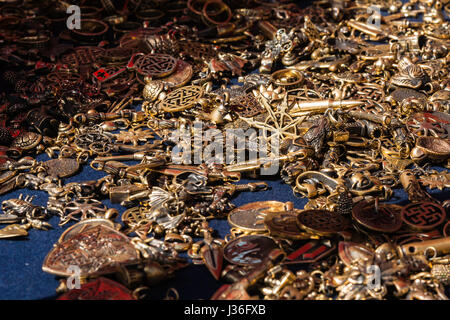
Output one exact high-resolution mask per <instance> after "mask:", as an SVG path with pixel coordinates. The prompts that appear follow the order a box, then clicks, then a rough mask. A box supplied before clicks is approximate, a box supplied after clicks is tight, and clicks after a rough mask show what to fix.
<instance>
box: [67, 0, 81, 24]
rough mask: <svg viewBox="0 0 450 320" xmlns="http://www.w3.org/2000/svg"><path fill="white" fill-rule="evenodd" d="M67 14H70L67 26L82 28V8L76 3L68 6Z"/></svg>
mask: <svg viewBox="0 0 450 320" xmlns="http://www.w3.org/2000/svg"><path fill="white" fill-rule="evenodd" d="M66 13H67V14H70V16H69V18H67V21H66V26H67V28H68V29H69V30H74V29H76V30H80V29H81V8H80V7H79V6H76V5H72V6H69V7H67V10H66Z"/></svg>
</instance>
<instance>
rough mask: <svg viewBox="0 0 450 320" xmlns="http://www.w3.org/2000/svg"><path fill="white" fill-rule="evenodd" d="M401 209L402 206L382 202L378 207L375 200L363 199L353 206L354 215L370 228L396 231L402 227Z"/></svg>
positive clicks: (380, 230) (359, 221) (360, 222)
mask: <svg viewBox="0 0 450 320" xmlns="http://www.w3.org/2000/svg"><path fill="white" fill-rule="evenodd" d="M401 209H402V207H401V206H398V205H394V204H380V205H378V207H377V206H376V205H375V200H373V201H365V200H363V201H361V202H359V203H358V204H357V205H356V206H355V207H354V208H353V212H352V216H353V218H354V219H355V220H356V221H357V222H358V223H359V224H361V225H362V226H364V227H366V228H368V229H370V230H373V231H379V232H395V231H398V230H399V229H400V228H401V227H402V218H401V216H400V212H401Z"/></svg>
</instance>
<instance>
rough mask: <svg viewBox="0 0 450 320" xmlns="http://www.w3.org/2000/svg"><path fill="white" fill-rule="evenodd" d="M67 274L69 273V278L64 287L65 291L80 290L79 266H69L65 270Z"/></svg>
mask: <svg viewBox="0 0 450 320" xmlns="http://www.w3.org/2000/svg"><path fill="white" fill-rule="evenodd" d="M66 271H67V273H70V274H71V276H70V277H68V278H67V281H66V286H67V289H69V290H72V289H80V288H81V281H80V278H81V269H80V267H79V266H75V265H70V266H69V267H68V268H67V270H66Z"/></svg>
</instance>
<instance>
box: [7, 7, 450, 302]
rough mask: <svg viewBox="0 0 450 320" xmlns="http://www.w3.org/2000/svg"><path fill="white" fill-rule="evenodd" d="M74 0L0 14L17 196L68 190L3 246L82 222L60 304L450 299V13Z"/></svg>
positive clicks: (23, 219) (63, 256)
mask: <svg viewBox="0 0 450 320" xmlns="http://www.w3.org/2000/svg"><path fill="white" fill-rule="evenodd" d="M72 2H73V3H71V4H72V5H75V6H78V7H79V9H80V10H81V17H78V18H80V19H81V20H80V22H81V27H80V28H68V26H69V24H68V20H67V19H68V18H69V15H68V14H67V13H66V10H67V6H68V4H67V3H66V2H64V1H57V0H55V1H50V0H46V1H33V0H25V1H9V2H8V1H4V2H1V3H0V42H1V44H0V50H1V53H2V54H1V57H0V65H1V68H0V70H1V71H0V77H1V82H2V83H1V88H2V89H1V96H0V105H1V107H0V115H1V116H0V194H1V195H2V196H3V197H4V199H8V194H9V193H10V192H12V191H14V190H19V189H31V190H39V191H44V192H46V193H47V194H48V201H47V204H46V206H38V205H36V204H33V201H34V198H33V197H30V196H25V197H23V196H22V195H21V196H20V198H17V199H8V200H5V201H3V202H2V205H1V209H2V213H1V214H0V223H1V224H2V225H3V226H1V227H0V239H11V238H23V237H27V236H28V235H29V231H30V229H39V230H47V229H49V228H64V232H63V234H62V235H61V237H60V239H59V240H58V242H57V243H55V245H54V247H53V249H52V250H51V251H50V252H49V253H48V255H47V256H46V257H45V259H44V261H43V267H42V269H43V271H44V272H48V273H51V274H54V275H56V276H57V277H58V279H60V283H61V285H60V286H59V287H58V288H57V292H58V293H60V294H61V296H60V299H63V300H66V299H146V298H152V290H151V288H152V287H153V286H155V285H157V284H159V283H161V282H162V281H164V280H166V279H167V278H169V277H175V278H176V276H177V271H178V270H180V269H181V268H185V267H186V266H188V265H190V264H200V265H204V266H205V270H209V272H210V273H211V275H208V274H207V272H205V274H206V276H213V277H214V278H215V279H216V280H217V281H218V282H219V283H222V284H223V286H222V287H221V288H220V289H219V290H218V291H217V292H216V293H215V294H214V295H213V296H212V297H204V298H205V299H209V298H211V299H271V300H272V299H273V300H287V299H308V300H316V299H317V300H328V299H344V300H348V299H358V300H359V299H423V300H434V299H442V300H447V299H448V296H447V295H446V292H445V288H446V286H449V285H450V271H449V266H450V264H449V263H450V222H449V220H450V219H449V217H450V216H449V210H450V193H449V188H450V173H449V172H448V169H449V168H450V81H449V80H448V75H449V72H450V68H449V65H450V64H449V60H450V38H449V34H450V24H449V21H448V17H449V15H450V3H449V2H448V1H442V0H431V1H411V2H403V3H402V2H401V1H394V0H389V1H385V0H383V1H378V0H354V1H347V0H329V1H315V2H312V3H311V4H309V5H308V6H306V5H300V4H298V3H297V2H292V3H289V2H287V1H260V0H246V1H225V0H206V1H205V0H189V1H175V2H171V0H164V1H163V0H158V1H154V0H152V1H146V0H143V1H111V0H102V1H84V0H79V1H72ZM375 9H376V10H375ZM72 18H73V17H72ZM76 18H77V17H76V16H75V18H74V19H76ZM411 18H415V19H411ZM66 22H67V24H66ZM94 170H95V171H97V172H98V173H101V175H102V177H101V178H100V179H85V180H84V179H83V180H82V179H81V178H80V179H78V180H77V179H76V177H78V175H80V176H82V177H86V176H88V175H89V172H91V173H92V172H93V171H94ZM69 177H73V178H71V179H70V180H67V178H69ZM241 179H243V180H244V179H245V180H246V181H245V182H246V183H242V182H241V183H238V182H239V181H240V180H241ZM274 179H275V180H277V181H282V182H283V183H285V184H287V185H290V186H291V187H292V196H293V197H294V196H295V197H300V198H307V199H308V202H307V203H306V205H305V206H304V207H303V208H296V207H295V205H294V203H292V202H284V201H280V199H281V197H280V198H276V197H275V198H270V199H264V200H265V201H255V202H251V203H247V204H245V205H242V206H239V207H236V206H235V205H234V204H233V200H234V199H235V197H236V196H237V195H238V194H239V193H242V192H263V191H264V190H267V189H268V188H269V185H270V183H269V184H268V183H267V182H268V180H274ZM69 181H70V182H69ZM74 181H77V182H74ZM433 189H437V190H433ZM262 194H263V193H261V194H258V195H259V196H260V195H262ZM275 195H276V193H275ZM399 196H400V197H401V196H403V197H404V198H405V199H406V198H407V200H404V201H396V200H398V197H399ZM283 199H284V198H283ZM105 200H109V202H108V205H109V206H110V207H108V205H107V204H105ZM111 204H114V207H115V208H112V207H111ZM117 205H120V208H121V210H118V209H116V208H117ZM53 217H57V218H58V220H59V224H58V225H53V226H52V225H51V224H50V223H49V220H50V219H51V218H53ZM218 220H219V221H220V223H222V224H228V225H229V227H230V229H229V230H230V231H229V234H227V236H225V237H219V236H218V233H217V230H214V228H213V227H212V225H213V224H211V223H210V221H218ZM39 232H44V231H39ZM30 239H31V240H32V237H30ZM74 275H75V276H74ZM74 277H75V278H74ZM74 279H75V282H76V283H78V284H80V286H78V288H76V289H72V288H73V286H72V285H73V283H72V282H71V281H73V280H74ZM71 289H72V290H71ZM447 292H448V291H447ZM170 294H172V295H175V298H178V297H182V296H183V292H177V291H176V290H172V291H170V292H169V293H168V296H167V299H173V297H170ZM153 298H154V297H153Z"/></svg>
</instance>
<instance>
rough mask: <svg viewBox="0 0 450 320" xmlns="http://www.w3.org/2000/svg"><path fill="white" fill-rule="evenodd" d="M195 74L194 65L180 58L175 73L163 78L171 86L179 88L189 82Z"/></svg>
mask: <svg viewBox="0 0 450 320" xmlns="http://www.w3.org/2000/svg"><path fill="white" fill-rule="evenodd" d="M193 75H194V69H193V68H192V66H191V65H190V64H189V63H187V62H184V61H183V60H181V59H179V60H178V61H177V65H176V66H175V70H174V71H173V73H172V74H171V75H169V76H168V77H166V78H164V79H161V80H162V81H164V83H166V84H167V85H168V86H169V87H170V88H179V87H181V86H184V85H185V84H186V83H188V82H189V80H191V78H192V76H193Z"/></svg>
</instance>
